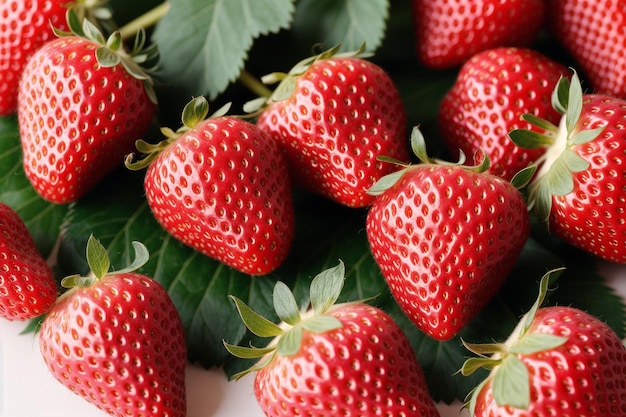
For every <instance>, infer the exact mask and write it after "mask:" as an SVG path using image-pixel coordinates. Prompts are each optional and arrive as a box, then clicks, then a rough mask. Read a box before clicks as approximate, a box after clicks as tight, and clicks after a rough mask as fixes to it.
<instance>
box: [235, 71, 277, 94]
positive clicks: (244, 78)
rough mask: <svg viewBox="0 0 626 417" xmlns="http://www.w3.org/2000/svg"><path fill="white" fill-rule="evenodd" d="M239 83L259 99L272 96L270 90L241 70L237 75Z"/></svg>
mask: <svg viewBox="0 0 626 417" xmlns="http://www.w3.org/2000/svg"><path fill="white" fill-rule="evenodd" d="M239 82H240V83H242V84H243V85H244V86H246V87H247V88H248V89H249V90H250V91H252V92H253V93H254V94H256V95H258V96H259V97H270V96H271V95H272V90H270V89H269V88H267V87H266V86H265V84H263V83H262V82H261V81H259V80H258V79H257V78H256V77H255V76H254V75H252V74H250V73H249V72H248V71H246V70H242V71H241V73H240V74H239Z"/></svg>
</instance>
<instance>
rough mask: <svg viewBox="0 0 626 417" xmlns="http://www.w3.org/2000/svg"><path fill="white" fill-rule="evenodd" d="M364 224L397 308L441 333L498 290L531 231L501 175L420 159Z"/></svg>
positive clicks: (450, 332)
mask: <svg viewBox="0 0 626 417" xmlns="http://www.w3.org/2000/svg"><path fill="white" fill-rule="evenodd" d="M366 231H367V237H368V241H369V244H370V248H371V250H372V254H373V256H374V259H375V260H376V262H377V264H378V266H379V267H380V269H381V271H382V274H383V276H384V278H385V279H386V281H387V283H388V284H389V287H390V289H391V293H392V295H393V296H394V298H395V299H396V301H397V302H398V305H399V306H400V308H401V309H402V311H403V312H404V313H405V314H406V315H407V317H408V318H409V319H411V321H413V323H415V325H416V326H417V327H418V328H419V329H420V330H422V331H423V332H424V333H426V334H427V335H429V336H431V337H432V338H434V339H437V340H441V341H444V340H448V339H450V338H452V337H454V336H455V335H456V334H457V333H458V332H459V331H460V330H461V329H462V328H463V327H464V326H465V325H466V324H467V323H468V322H469V321H470V320H471V319H472V318H473V317H474V315H475V314H476V313H477V312H478V311H479V310H480V309H481V308H482V307H483V306H484V305H485V304H486V303H487V302H488V301H489V300H490V299H491V298H492V296H493V295H494V294H495V293H496V292H497V291H498V289H499V288H500V286H501V284H502V283H503V281H504V280H505V278H506V276H507V275H508V273H509V272H510V271H511V269H512V268H513V266H514V264H515V262H516V260H517V257H518V256H519V254H520V252H521V251H522V248H523V246H524V244H525V242H526V240H527V238H528V235H529V214H528V211H527V207H526V203H525V201H524V199H523V198H522V196H521V194H520V193H519V192H518V191H517V190H516V189H515V188H514V187H513V186H512V185H511V184H510V183H509V182H507V181H504V180H502V179H500V178H498V177H495V176H493V175H489V174H481V173H475V172H470V171H467V170H465V169H463V168H461V167H459V166H443V165H418V166H414V167H413V168H411V169H409V170H408V171H407V172H406V173H405V174H404V175H403V176H402V177H401V178H400V179H399V180H398V182H397V183H395V184H394V185H393V186H392V187H391V188H389V189H388V190H387V191H386V192H385V193H384V194H382V195H380V196H379V197H378V199H377V200H376V202H375V203H374V204H373V205H372V207H371V209H370V211H369V213H368V215H367V221H366Z"/></svg>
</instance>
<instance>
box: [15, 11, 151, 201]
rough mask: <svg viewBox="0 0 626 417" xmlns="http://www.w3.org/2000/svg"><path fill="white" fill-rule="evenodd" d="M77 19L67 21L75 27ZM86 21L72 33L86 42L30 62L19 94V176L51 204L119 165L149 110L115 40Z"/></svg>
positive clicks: (44, 51) (71, 197) (67, 43)
mask: <svg viewBox="0 0 626 417" xmlns="http://www.w3.org/2000/svg"><path fill="white" fill-rule="evenodd" d="M77 20H78V19H77V18H76V19H71V18H70V19H69V21H70V23H71V24H72V25H73V26H74V25H75V24H76V21H77ZM84 22H85V23H84V25H83V26H84V27H82V28H81V27H72V29H73V30H74V32H75V33H83V32H84V33H85V34H86V36H87V35H89V36H90V38H83V37H79V36H75V35H69V36H62V37H60V38H58V39H55V40H53V41H50V42H48V43H46V45H44V46H43V47H41V48H40V49H39V50H38V51H37V52H36V53H35V54H34V55H33V56H32V57H31V59H30V60H29V61H28V64H27V66H26V67H25V69H24V72H23V74H22V79H21V82H20V87H19V93H18V103H19V108H18V118H19V125H20V136H21V139H22V149H23V153H24V170H25V173H26V176H27V177H28V179H29V180H30V181H31V183H32V185H33V187H34V188H35V190H37V192H38V193H39V194H40V195H41V196H42V197H44V198H45V199H47V200H49V201H51V202H54V203H68V202H72V201H75V200H77V199H79V198H80V197H81V196H82V195H84V194H85V193H86V192H87V191H88V190H90V189H91V188H92V187H93V186H94V185H95V184H96V183H97V182H98V181H99V180H100V179H102V178H103V177H104V176H105V175H106V174H108V173H109V172H110V171H111V170H113V169H114V168H115V167H117V166H120V165H121V164H122V163H123V159H124V155H126V154H127V153H129V152H131V151H132V149H133V144H134V142H135V140H136V138H137V137H139V136H140V135H142V134H144V133H145V131H146V130H147V129H148V127H149V125H150V123H151V121H152V117H153V115H154V111H155V103H154V101H153V100H154V97H153V96H152V94H151V91H150V90H151V87H150V86H149V79H146V75H145V74H143V75H142V74H141V70H140V69H139V67H138V64H136V63H135V62H133V61H132V58H130V57H129V55H128V54H126V53H125V52H123V51H122V50H121V40H120V38H119V34H114V35H112V38H111V39H110V40H109V42H108V43H107V41H106V40H105V39H104V38H103V37H102V35H101V34H100V33H99V32H97V29H95V27H94V26H93V25H92V24H91V23H89V22H88V21H87V20H85V21H84ZM144 38H145V34H143V33H142V36H141V38H140V39H144ZM106 44H108V46H109V47H110V49H109V48H108V47H105V45H106ZM140 45H141V47H143V43H141V42H140ZM153 52H154V51H153V50H150V51H149V52H146V53H147V54H148V55H150V54H151V53H153ZM139 53H140V51H138V50H137V51H133V53H132V55H135V54H139ZM142 53H143V52H142ZM144 58H145V56H144ZM148 58H149V59H152V57H150V56H149V57H148ZM120 64H121V65H120Z"/></svg>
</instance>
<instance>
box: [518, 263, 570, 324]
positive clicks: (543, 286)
mask: <svg viewBox="0 0 626 417" xmlns="http://www.w3.org/2000/svg"><path fill="white" fill-rule="evenodd" d="M561 271H563V268H558V269H553V270H551V271H548V272H546V273H545V274H544V275H543V277H541V280H540V281H539V292H538V294H537V299H536V300H535V302H534V303H533V305H532V306H531V308H530V309H529V310H528V313H527V314H526V315H525V317H524V321H525V322H524V326H523V327H522V330H521V336H524V335H525V334H526V332H527V331H528V328H529V327H530V325H531V324H532V322H533V320H534V319H535V315H536V314H537V310H539V308H541V305H542V304H543V302H544V300H545V299H546V295H547V294H548V290H549V286H550V280H552V279H556V278H558V276H559V274H560V273H561Z"/></svg>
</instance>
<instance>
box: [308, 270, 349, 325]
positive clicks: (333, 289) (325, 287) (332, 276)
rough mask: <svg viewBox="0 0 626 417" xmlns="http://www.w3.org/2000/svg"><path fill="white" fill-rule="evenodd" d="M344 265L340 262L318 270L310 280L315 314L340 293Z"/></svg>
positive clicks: (319, 313)
mask: <svg viewBox="0 0 626 417" xmlns="http://www.w3.org/2000/svg"><path fill="white" fill-rule="evenodd" d="M344 276H345V266H344V264H343V262H340V263H339V265H337V266H336V267H334V268H329V269H326V270H324V271H322V272H320V273H319V274H318V275H317V276H316V277H315V278H314V279H313V281H312V282H311V304H312V306H313V311H314V312H315V314H316V315H322V314H324V313H325V312H326V310H328V309H329V308H330V307H331V306H332V305H333V304H335V302H336V301H337V299H338V298H339V296H340V295H341V290H342V289H343V280H344Z"/></svg>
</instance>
